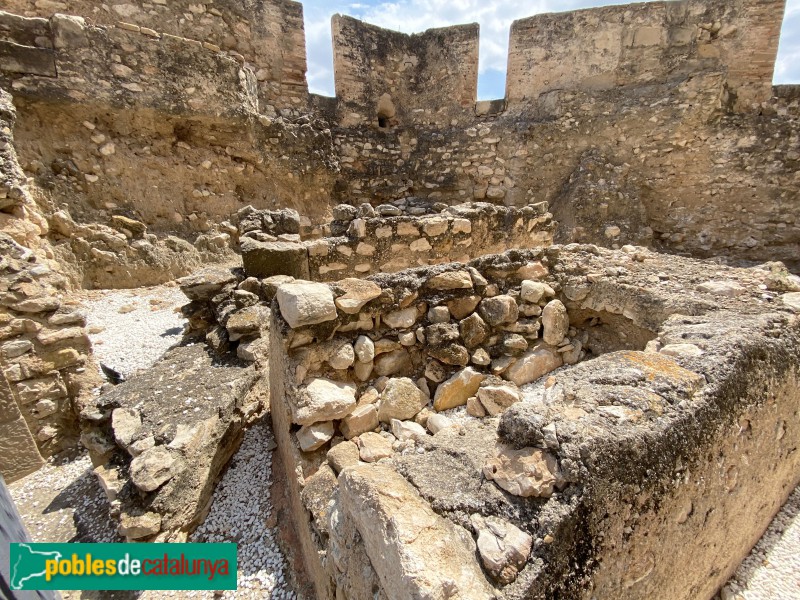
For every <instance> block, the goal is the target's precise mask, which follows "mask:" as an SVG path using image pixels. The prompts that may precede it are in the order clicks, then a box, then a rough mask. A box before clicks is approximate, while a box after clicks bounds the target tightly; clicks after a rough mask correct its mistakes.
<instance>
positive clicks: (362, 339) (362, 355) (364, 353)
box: [353, 335, 375, 363]
mask: <svg viewBox="0 0 800 600" xmlns="http://www.w3.org/2000/svg"><path fill="white" fill-rule="evenodd" d="M353 348H354V350H355V353H356V357H357V358H358V360H359V361H361V362H365V363H367V362H372V360H373V359H374V358H375V344H374V343H373V341H372V340H371V339H370V338H368V337H367V336H365V335H360V336H358V339H356V343H355V344H354V345H353Z"/></svg>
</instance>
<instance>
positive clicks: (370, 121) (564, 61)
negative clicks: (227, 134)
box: [0, 0, 785, 130]
mask: <svg viewBox="0 0 800 600" xmlns="http://www.w3.org/2000/svg"><path fill="white" fill-rule="evenodd" d="M62 4H63V3H60V2H49V3H47V4H46V6H45V5H44V4H43V3H34V2H33V1H32V0H10V3H9V5H8V6H7V8H8V9H10V10H13V11H16V12H18V13H20V15H25V16H28V17H43V16H46V17H49V16H50V14H49V13H51V12H52V11H54V10H65V11H67V10H68V11H69V12H70V13H71V14H80V15H82V16H83V17H85V18H86V19H87V20H88V22H89V23H90V24H91V25H96V26H102V27H104V28H109V29H108V31H109V32H111V31H112V29H111V28H115V29H119V28H123V29H131V28H134V27H136V28H138V29H139V30H140V31H146V32H154V33H155V32H158V33H159V35H158V36H154V37H157V38H161V39H168V38H169V39H174V38H180V39H190V40H194V41H196V42H198V43H200V44H202V45H204V46H205V47H206V48H212V49H217V50H219V51H221V52H222V53H224V54H227V55H228V56H229V57H232V58H234V59H236V60H238V61H239V62H240V63H241V64H244V65H246V66H248V67H249V69H248V70H250V71H252V73H253V77H254V79H255V84H254V85H255V86H256V87H257V90H258V98H259V100H260V102H261V104H262V110H263V109H264V108H266V107H268V106H271V107H273V108H277V109H281V108H303V107H306V106H308V105H309V94H308V86H307V81H306V76H305V73H306V51H305V33H304V30H303V12H302V5H300V4H299V3H297V2H293V1H291V0H270V1H268V2H259V3H257V5H252V3H244V5H243V4H242V3H237V2H233V1H232V0H223V1H220V2H216V3H214V4H213V5H211V4H203V3H200V4H192V3H190V2H189V0H179V1H177V2H170V3H169V4H168V3H166V2H163V3H162V2H155V3H150V2H145V0H136V1H134V2H125V3H122V2H121V0H115V1H114V2H111V3H109V4H104V5H102V6H101V7H98V6H97V5H96V4H95V3H92V2H87V1H86V0H79V1H78V2H71V3H69V6H67V5H66V4H63V6H62ZM784 7H785V0H734V1H732V2H727V1H723V0H691V1H686V2H677V1H668V2H663V1H662V2H648V3H641V4H629V5H622V6H608V7H599V8H590V9H586V10H578V11H572V12H565V13H548V14H540V15H535V16H533V17H529V18H526V19H520V20H518V21H515V22H514V23H513V25H512V27H511V33H510V43H509V54H508V74H507V81H506V98H505V100H506V103H505V107H506V108H508V109H512V110H514V109H519V108H520V107H521V106H523V105H524V106H530V105H533V106H538V105H539V104H541V103H542V101H541V100H540V98H542V97H543V95H546V94H548V93H549V92H554V91H563V92H574V91H600V90H610V89H614V88H619V87H623V86H642V85H653V84H667V83H670V82H676V81H681V80H686V79H687V78H690V77H692V76H694V75H697V74H699V73H712V72H718V73H720V74H721V75H722V88H723V89H722V90H720V93H721V94H722V95H723V100H724V101H725V102H726V106H727V107H728V108H729V109H731V110H733V111H735V112H742V111H748V110H751V109H752V108H753V107H754V106H756V105H760V104H761V103H763V102H765V101H766V100H768V99H769V98H770V96H771V91H772V86H771V82H772V76H773V71H774V64H775V58H776V55H777V49H778V41H779V37H780V27H781V22H782V18H783V13H784ZM45 13H48V14H45ZM48 27H49V25H48V22H47V21H45V20H43V19H41V18H34V19H26V18H22V17H14V18H11V16H7V17H5V18H4V19H3V23H2V24H0V36H2V40H3V41H2V42H1V43H0V61H2V65H3V66H2V68H3V70H6V71H8V70H10V71H16V72H31V73H33V74H36V75H45V76H53V71H54V68H55V67H54V66H53V65H52V61H51V60H50V52H51V51H52V47H51V46H50V45H49V44H48V42H47V39H48V37H49V34H48V33H47V32H48ZM332 35H333V49H334V77H335V88H336V109H335V113H336V120H337V121H338V123H339V124H340V125H342V126H344V127H353V126H360V125H371V126H374V127H376V128H379V129H387V130H392V129H394V128H396V127H402V126H407V125H412V124H413V125H429V126H438V127H445V126H452V125H453V124H454V123H463V122H467V121H469V120H473V119H475V118H476V113H477V114H478V115H479V116H480V115H482V114H483V113H485V112H486V111H485V110H484V108H485V107H482V106H476V102H477V87H478V47H479V27H478V25H477V24H470V25H457V26H452V27H445V28H440V29H430V30H428V31H426V32H424V33H420V34H411V35H407V34H403V33H399V32H396V31H390V30H387V29H382V28H380V27H377V26H375V25H370V24H367V23H364V22H361V21H358V20H357V19H354V18H352V17H348V16H342V15H335V16H334V17H333V19H332ZM9 44H10V45H9ZM17 46H24V47H25V48H28V50H26V51H25V52H22V53H21V52H20V49H19V48H18V47H17ZM175 51H177V52H185V53H191V51H192V49H191V48H189V47H186V48H175ZM12 55H13V56H12ZM476 109H477V110H476ZM497 112H498V111H497V110H494V111H493V113H495V114H496V113H497Z"/></svg>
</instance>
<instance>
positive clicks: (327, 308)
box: [275, 281, 337, 329]
mask: <svg viewBox="0 0 800 600" xmlns="http://www.w3.org/2000/svg"><path fill="white" fill-rule="evenodd" d="M275 297H276V298H277V300H278V306H280V309H281V315H283V318H284V319H286V322H287V323H288V324H289V327H291V328H293V329H297V328H298V327H304V326H306V325H315V324H317V323H324V322H326V321H332V320H333V319H335V318H336V316H337V315H336V304H334V301H333V292H332V291H331V289H330V288H329V287H328V286H327V285H325V284H323V283H312V282H309V281H296V282H292V283H285V284H283V285H282V286H280V287H279V288H278V292H277V294H276V295H275Z"/></svg>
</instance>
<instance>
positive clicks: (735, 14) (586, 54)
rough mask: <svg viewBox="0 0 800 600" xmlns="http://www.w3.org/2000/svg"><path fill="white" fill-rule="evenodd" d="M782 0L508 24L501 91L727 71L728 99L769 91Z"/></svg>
mask: <svg viewBox="0 0 800 600" xmlns="http://www.w3.org/2000/svg"><path fill="white" fill-rule="evenodd" d="M784 6H785V0H771V1H769V0H768V1H762V0H759V1H756V2H752V1H749V0H737V1H735V2H721V1H719V2H708V1H700V0H694V1H691V2H681V3H672V2H653V3H649V4H645V5H641V4H639V5H623V6H609V7H604V8H592V9H588V10H581V11H575V12H570V13H566V14H541V15H536V16H534V17H530V18H528V19H521V20H519V21H515V22H514V24H513V25H512V27H511V40H510V48H509V60H508V79H507V88H506V98H507V100H508V102H509V104H520V103H524V101H525V100H526V99H527V100H536V99H537V98H538V97H539V96H541V95H542V94H546V93H547V92H550V91H553V90H563V91H575V90H579V89H580V90H603V89H612V88H618V87H623V86H629V85H642V84H653V83H665V82H666V81H669V80H672V79H681V78H684V77H686V76H687V75H690V74H694V73H698V72H701V71H720V72H723V73H725V77H726V84H725V93H726V96H727V98H726V101H727V102H729V103H730V104H731V106H734V107H735V108H736V109H737V110H741V111H745V112H749V111H751V110H752V108H753V106H754V105H755V106H757V105H759V104H760V103H761V102H764V101H766V100H768V99H769V97H770V89H771V86H772V74H773V69H774V64H775V57H776V55H777V52H778V38H779V36H780V28H781V22H782V20H783V11H784Z"/></svg>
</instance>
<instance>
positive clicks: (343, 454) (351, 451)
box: [327, 441, 359, 474]
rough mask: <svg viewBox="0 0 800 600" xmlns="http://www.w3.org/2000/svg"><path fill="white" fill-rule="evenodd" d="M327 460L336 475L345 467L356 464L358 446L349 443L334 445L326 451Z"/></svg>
mask: <svg viewBox="0 0 800 600" xmlns="http://www.w3.org/2000/svg"><path fill="white" fill-rule="evenodd" d="M327 458H328V464H329V465H330V466H331V468H332V469H333V470H334V471H335V472H336V473H337V474H338V473H340V472H341V471H342V469H344V468H345V467H352V466H353V465H357V464H358V461H359V456H358V444H356V443H355V442H351V441H346V442H342V443H340V444H336V445H335V446H333V447H332V448H331V449H330V450H328V454H327Z"/></svg>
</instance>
